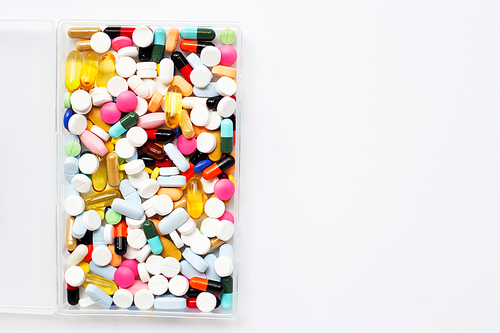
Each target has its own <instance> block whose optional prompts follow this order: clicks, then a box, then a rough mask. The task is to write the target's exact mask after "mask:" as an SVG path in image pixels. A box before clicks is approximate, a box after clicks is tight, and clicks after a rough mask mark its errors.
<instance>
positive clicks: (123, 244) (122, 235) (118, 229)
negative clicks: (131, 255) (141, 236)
mask: <svg viewBox="0 0 500 333" xmlns="http://www.w3.org/2000/svg"><path fill="white" fill-rule="evenodd" d="M114 243H115V253H116V254H117V255H119V256H122V255H124V254H125V253H126V252H127V223H126V222H124V221H121V222H120V223H118V224H116V225H115V240H114Z"/></svg>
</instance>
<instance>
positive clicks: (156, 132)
mask: <svg viewBox="0 0 500 333" xmlns="http://www.w3.org/2000/svg"><path fill="white" fill-rule="evenodd" d="M146 133H147V135H148V139H149V140H152V141H161V142H164V143H169V142H173V141H174V140H175V134H174V132H172V131H171V130H168V129H150V130H146Z"/></svg>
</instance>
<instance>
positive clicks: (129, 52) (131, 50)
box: [118, 46, 139, 58]
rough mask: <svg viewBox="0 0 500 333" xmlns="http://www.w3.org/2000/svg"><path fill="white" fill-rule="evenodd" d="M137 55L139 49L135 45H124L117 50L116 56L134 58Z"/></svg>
mask: <svg viewBox="0 0 500 333" xmlns="http://www.w3.org/2000/svg"><path fill="white" fill-rule="evenodd" d="M138 55H139V49H137V47H135V46H125V47H123V48H121V49H120V50H118V57H120V58H122V57H130V58H135V57H137V56H138Z"/></svg>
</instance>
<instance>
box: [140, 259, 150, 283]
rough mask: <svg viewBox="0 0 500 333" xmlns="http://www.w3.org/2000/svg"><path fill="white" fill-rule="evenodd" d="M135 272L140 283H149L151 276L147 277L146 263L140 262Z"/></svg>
mask: <svg viewBox="0 0 500 333" xmlns="http://www.w3.org/2000/svg"><path fill="white" fill-rule="evenodd" d="M137 270H138V271H139V278H140V279H141V281H142V282H144V283H146V282H148V281H149V279H150V278H151V276H150V275H149V272H148V270H147V269H146V263H144V262H141V263H139V265H137Z"/></svg>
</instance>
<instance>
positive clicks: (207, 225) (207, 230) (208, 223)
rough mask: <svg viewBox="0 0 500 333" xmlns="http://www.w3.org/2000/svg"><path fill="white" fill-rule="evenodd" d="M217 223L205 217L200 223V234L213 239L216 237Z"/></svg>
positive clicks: (215, 220) (217, 221)
mask: <svg viewBox="0 0 500 333" xmlns="http://www.w3.org/2000/svg"><path fill="white" fill-rule="evenodd" d="M219 223H220V221H219V220H217V219H213V218H210V217H207V218H206V219H204V220H203V222H201V227H200V229H201V232H203V234H204V235H205V236H207V237H215V236H216V235H217V226H218V225H219Z"/></svg>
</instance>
